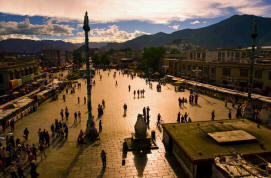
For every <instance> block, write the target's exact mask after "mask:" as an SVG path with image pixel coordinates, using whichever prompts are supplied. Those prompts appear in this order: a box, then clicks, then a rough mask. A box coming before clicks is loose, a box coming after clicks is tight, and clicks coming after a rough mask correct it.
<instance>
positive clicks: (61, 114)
mask: <svg viewBox="0 0 271 178" xmlns="http://www.w3.org/2000/svg"><path fill="white" fill-rule="evenodd" d="M64 114H65V119H66V121H68V120H69V115H70V113H69V110H68V107H67V106H66V108H65V113H64V110H63V109H61V110H60V116H61V120H62V121H63V120H64Z"/></svg>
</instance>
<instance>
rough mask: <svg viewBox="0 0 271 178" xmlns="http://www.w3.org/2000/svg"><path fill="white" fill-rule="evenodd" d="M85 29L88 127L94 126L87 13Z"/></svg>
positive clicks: (86, 15)
mask: <svg viewBox="0 0 271 178" xmlns="http://www.w3.org/2000/svg"><path fill="white" fill-rule="evenodd" d="M83 29H84V31H85V55H86V75H87V105H88V121H87V127H92V126H93V124H92V123H93V121H92V112H91V76H90V70H89V56H88V32H89V30H90V28H89V25H88V13H87V12H86V14H85V18H84V26H83Z"/></svg>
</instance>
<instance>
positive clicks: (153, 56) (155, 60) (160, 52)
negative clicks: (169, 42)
mask: <svg viewBox="0 0 271 178" xmlns="http://www.w3.org/2000/svg"><path fill="white" fill-rule="evenodd" d="M165 53H166V49H165V48H164V47H149V48H145V49H144V52H143V58H142V61H141V62H142V64H141V67H143V68H144V70H145V71H148V69H149V68H152V69H153V71H159V70H160V64H161V60H162V59H163V58H164V56H165Z"/></svg>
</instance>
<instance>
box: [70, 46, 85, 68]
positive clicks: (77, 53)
mask: <svg viewBox="0 0 271 178" xmlns="http://www.w3.org/2000/svg"><path fill="white" fill-rule="evenodd" d="M72 55H73V63H74V64H77V65H79V66H81V65H82V64H83V62H85V60H84V58H82V56H81V52H80V50H79V49H77V50H74V51H73V53H72Z"/></svg>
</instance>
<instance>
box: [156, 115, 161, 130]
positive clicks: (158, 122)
mask: <svg viewBox="0 0 271 178" xmlns="http://www.w3.org/2000/svg"><path fill="white" fill-rule="evenodd" d="M160 122H161V114H160V113H158V115H157V126H158V127H159V126H160Z"/></svg>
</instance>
